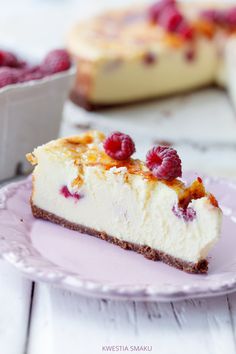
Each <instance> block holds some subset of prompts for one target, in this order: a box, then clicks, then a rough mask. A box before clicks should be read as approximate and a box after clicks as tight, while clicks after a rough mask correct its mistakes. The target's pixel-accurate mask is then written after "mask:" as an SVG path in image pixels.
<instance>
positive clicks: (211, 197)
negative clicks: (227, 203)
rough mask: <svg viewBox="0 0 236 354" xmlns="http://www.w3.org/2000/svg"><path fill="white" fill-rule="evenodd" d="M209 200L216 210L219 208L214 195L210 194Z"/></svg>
mask: <svg viewBox="0 0 236 354" xmlns="http://www.w3.org/2000/svg"><path fill="white" fill-rule="evenodd" d="M208 199H209V202H210V203H211V205H213V206H214V207H215V208H219V203H218V201H217V199H216V198H215V197H214V195H213V194H211V193H210V194H209V195H208Z"/></svg>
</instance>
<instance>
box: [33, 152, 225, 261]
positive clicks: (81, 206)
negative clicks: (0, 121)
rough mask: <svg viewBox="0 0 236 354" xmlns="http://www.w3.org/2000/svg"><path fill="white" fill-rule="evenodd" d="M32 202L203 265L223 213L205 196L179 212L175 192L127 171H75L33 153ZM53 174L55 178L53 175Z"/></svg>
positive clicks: (86, 168) (57, 160)
mask: <svg viewBox="0 0 236 354" xmlns="http://www.w3.org/2000/svg"><path fill="white" fill-rule="evenodd" d="M37 162H38V165H37V166H36V168H35V171H34V189H33V194H32V202H33V204H34V205H36V206H37V207H39V208H41V209H43V210H45V211H47V212H50V213H53V214H55V215H56V216H59V217H62V218H64V219H66V220H68V221H70V222H72V223H75V224H80V225H83V226H87V227H89V228H92V229H94V230H97V231H102V232H105V233H106V234H108V235H110V236H113V237H116V238H119V239H120V240H123V241H127V242H131V243H134V244H138V245H146V246H149V247H151V248H154V249H156V250H159V251H162V252H165V253H167V254H169V255H171V256H173V257H176V258H179V259H182V260H184V261H187V262H192V263H196V262H198V261H199V260H202V259H204V258H205V257H206V256H207V254H208V252H209V249H210V248H211V247H212V246H213V245H214V244H215V243H216V242H217V240H218V238H219V234H220V223H221V211H220V209H219V208H217V207H215V206H214V205H213V204H212V202H211V201H210V199H209V198H208V196H204V197H202V198H199V199H193V200H191V201H190V202H189V204H188V205H187V208H186V209H183V208H182V210H181V207H180V206H179V195H178V193H177V191H176V189H175V188H171V187H170V186H168V184H166V183H164V182H161V181H154V180H153V181H152V180H147V179H145V178H144V177H143V176H142V175H139V174H129V173H128V171H127V168H126V167H111V168H109V169H106V168H104V167H102V166H101V165H97V166H96V165H95V166H84V168H83V176H82V179H83V183H78V184H75V183H74V181H75V180H77V181H78V180H81V178H79V179H78V170H79V168H78V166H77V165H75V164H74V163H73V161H72V160H70V159H68V160H66V161H65V160H61V159H60V158H55V155H53V154H50V153H47V152H45V151H44V150H43V149H41V150H39V151H38V153H37ZM52 171H53V173H52Z"/></svg>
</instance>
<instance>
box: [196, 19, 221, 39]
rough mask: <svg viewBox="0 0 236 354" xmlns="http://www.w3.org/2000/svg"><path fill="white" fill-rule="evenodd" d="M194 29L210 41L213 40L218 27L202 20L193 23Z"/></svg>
mask: <svg viewBox="0 0 236 354" xmlns="http://www.w3.org/2000/svg"><path fill="white" fill-rule="evenodd" d="M193 27H194V29H195V31H196V32H198V33H199V34H202V35H203V36H205V37H207V38H209V39H212V38H213V36H214V35H215V32H216V26H215V25H214V24H213V23H210V22H209V21H204V20H200V19H199V20H197V21H195V22H194V23H193Z"/></svg>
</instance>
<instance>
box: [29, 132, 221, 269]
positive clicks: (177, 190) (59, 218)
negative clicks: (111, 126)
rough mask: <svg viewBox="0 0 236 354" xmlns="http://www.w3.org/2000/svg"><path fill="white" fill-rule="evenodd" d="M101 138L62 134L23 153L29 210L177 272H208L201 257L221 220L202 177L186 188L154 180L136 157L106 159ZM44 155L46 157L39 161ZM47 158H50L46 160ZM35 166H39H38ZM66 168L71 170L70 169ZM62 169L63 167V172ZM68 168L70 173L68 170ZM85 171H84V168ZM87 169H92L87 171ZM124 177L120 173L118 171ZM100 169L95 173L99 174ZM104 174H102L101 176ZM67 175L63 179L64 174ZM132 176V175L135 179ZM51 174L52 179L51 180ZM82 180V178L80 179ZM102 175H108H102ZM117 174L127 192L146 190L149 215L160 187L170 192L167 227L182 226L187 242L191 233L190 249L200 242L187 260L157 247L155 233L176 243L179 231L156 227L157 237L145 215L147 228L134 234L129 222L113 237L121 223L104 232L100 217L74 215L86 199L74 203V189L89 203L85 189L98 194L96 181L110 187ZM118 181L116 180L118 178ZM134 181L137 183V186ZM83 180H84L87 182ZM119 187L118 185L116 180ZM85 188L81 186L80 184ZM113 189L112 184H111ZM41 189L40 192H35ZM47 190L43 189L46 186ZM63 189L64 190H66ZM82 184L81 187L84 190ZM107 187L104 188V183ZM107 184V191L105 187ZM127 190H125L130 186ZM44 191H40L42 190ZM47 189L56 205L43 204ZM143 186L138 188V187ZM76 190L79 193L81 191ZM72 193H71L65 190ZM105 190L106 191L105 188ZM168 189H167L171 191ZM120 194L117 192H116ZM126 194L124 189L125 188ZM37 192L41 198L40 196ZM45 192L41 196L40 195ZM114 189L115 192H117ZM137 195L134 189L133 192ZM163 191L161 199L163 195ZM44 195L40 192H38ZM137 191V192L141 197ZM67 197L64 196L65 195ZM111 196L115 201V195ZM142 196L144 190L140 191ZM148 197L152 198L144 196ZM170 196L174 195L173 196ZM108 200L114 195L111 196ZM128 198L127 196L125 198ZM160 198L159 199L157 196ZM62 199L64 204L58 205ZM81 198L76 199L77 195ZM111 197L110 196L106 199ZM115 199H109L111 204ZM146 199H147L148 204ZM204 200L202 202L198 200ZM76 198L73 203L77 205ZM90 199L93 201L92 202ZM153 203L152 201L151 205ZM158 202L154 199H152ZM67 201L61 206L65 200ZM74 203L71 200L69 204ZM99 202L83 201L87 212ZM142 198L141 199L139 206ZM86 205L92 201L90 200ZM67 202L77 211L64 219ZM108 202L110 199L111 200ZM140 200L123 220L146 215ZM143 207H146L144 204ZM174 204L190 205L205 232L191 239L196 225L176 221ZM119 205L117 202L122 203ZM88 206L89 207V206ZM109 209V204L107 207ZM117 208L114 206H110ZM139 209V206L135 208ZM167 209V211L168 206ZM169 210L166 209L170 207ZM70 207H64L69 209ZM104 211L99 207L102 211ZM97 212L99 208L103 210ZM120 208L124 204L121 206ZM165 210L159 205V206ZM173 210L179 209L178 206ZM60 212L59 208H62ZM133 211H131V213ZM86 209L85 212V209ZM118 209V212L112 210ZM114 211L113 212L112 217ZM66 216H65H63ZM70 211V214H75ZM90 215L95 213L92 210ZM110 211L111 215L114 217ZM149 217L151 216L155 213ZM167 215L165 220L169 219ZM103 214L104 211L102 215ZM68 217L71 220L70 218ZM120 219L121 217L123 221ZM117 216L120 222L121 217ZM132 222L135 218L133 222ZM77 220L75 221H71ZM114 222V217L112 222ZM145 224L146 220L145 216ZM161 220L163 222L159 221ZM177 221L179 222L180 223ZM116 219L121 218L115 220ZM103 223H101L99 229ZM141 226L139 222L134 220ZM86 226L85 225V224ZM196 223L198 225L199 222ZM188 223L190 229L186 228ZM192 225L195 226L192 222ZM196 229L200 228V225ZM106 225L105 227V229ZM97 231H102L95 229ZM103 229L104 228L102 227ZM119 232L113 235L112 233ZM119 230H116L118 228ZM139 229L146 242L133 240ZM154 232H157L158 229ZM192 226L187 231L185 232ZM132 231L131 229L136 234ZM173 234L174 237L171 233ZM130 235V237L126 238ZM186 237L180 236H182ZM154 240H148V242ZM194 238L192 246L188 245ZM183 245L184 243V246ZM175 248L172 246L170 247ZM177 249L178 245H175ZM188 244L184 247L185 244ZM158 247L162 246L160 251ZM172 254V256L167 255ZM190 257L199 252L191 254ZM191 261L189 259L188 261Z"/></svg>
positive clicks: (178, 183)
mask: <svg viewBox="0 0 236 354" xmlns="http://www.w3.org/2000/svg"><path fill="white" fill-rule="evenodd" d="M104 139H105V136H104V134H103V133H101V132H98V131H89V132H86V133H83V134H81V135H77V136H72V137H67V138H61V139H58V140H54V141H51V142H49V143H47V144H45V145H43V146H40V147H38V148H36V149H35V150H34V151H33V152H32V153H30V154H27V159H28V161H29V162H30V163H31V164H32V165H37V166H36V168H35V171H34V173H33V190H32V195H31V208H32V213H33V215H34V216H35V217H36V218H40V219H44V220H47V221H50V222H53V223H56V224H59V225H61V226H63V227H66V228H69V229H72V230H76V231H79V232H81V233H85V234H89V235H92V236H96V237H98V238H100V239H103V240H106V241H108V242H110V243H113V244H115V245H118V246H120V247H122V248H123V249H127V250H133V251H136V252H137V253H140V254H142V255H143V256H145V257H146V258H148V259H150V260H153V261H158V260H160V261H162V262H164V263H166V264H169V265H171V266H174V267H175V268H178V269H180V270H184V271H186V272H189V273H206V272H207V270H208V261H207V259H206V257H205V256H207V254H208V252H209V249H211V248H212V246H213V245H214V244H215V243H216V241H217V240H218V239H219V236H220V224H221V210H220V208H219V206H218V202H217V201H216V199H215V197H214V196H213V195H212V194H210V193H208V192H206V190H205V187H204V185H203V183H202V180H201V179H200V178H197V180H196V181H194V182H193V183H192V184H191V185H190V186H186V185H185V184H184V183H183V182H182V181H181V180H179V179H174V180H173V181H171V182H168V181H164V180H159V179H157V178H156V177H154V176H153V175H152V173H151V171H150V170H148V168H147V167H146V166H145V164H144V163H143V162H142V161H140V160H137V159H129V160H128V161H117V160H114V159H112V158H111V157H109V156H108V155H107V154H106V152H105V151H104V149H103V146H102V142H104ZM47 158H49V162H47V165H45V166H46V169H45V166H44V167H43V168H42V167H39V166H41V165H43V164H45V161H46V160H47ZM45 159H46V160H45ZM50 159H51V160H50ZM68 161H69V164H67V162H68ZM50 163H52V165H50ZM53 163H56V165H55V166H53ZM58 163H59V165H60V168H59V169H58V170H55V169H54V167H55V168H56V169H57V168H58V167H57V164H58ZM38 168H39V169H38ZM40 168H41V170H40ZM71 168H72V170H70V169H71ZM86 168H88V170H86ZM50 169H53V170H54V172H55V173H54V175H55V176H56V177H50V173H49V171H50ZM67 169H68V170H67ZM71 171H72V172H73V173H71ZM86 171H87V172H86ZM91 171H93V172H91ZM122 171H123V172H124V171H125V172H124V175H123V172H122ZM100 172H101V173H100ZM57 173H59V174H58V176H59V177H58V178H59V183H58V185H56V187H55V186H54V184H55V182H56V183H57ZM60 173H62V176H63V177H61V176H60ZM109 175H110V177H111V176H112V178H111V179H110V180H109V178H110V177H109V178H108V176H109ZM104 176H105V177H104ZM68 177H69V178H68ZM93 177H95V181H94V182H93ZM136 177H137V178H136ZM53 178H54V179H53ZM86 178H87V179H86ZM107 178H108V179H107ZM117 178H121V180H119V183H121V186H123V185H125V184H127V185H128V186H129V185H131V187H132V188H133V190H135V193H136V188H141V194H142V192H143V191H144V194H145V193H147V191H148V194H149V197H148V198H149V199H148V203H150V205H151V213H152V212H153V208H154V210H155V208H156V206H155V205H158V204H155V203H157V201H156V196H157V199H158V198H160V194H161V193H162V190H163V188H164V189H167V191H168V193H169V195H170V193H172V196H171V198H172V197H173V195H174V196H175V197H176V199H174V201H173V198H172V199H171V202H170V205H169V206H168V204H167V215H168V213H169V214H171V215H169V216H170V217H171V218H173V214H175V217H174V218H173V220H172V221H170V222H169V220H168V219H167V223H169V226H168V227H172V222H174V223H175V222H176V224H174V225H173V228H175V227H177V228H180V229H181V228H182V229H181V230H182V231H184V232H187V234H186V235H187V239H188V241H187V242H192V241H191V240H190V238H191V237H193V238H195V241H193V248H194V247H196V245H197V243H198V242H200V244H201V246H198V245H197V247H199V249H198V248H197V250H196V249H195V250H194V251H193V256H191V257H192V258H191V257H189V259H190V260H189V259H186V258H185V256H186V250H185V251H184V252H183V253H181V252H182V251H181V252H179V251H178V252H176V254H178V255H180V254H181V255H183V258H182V259H181V257H179V256H175V255H173V252H169V253H168V251H167V249H166V247H163V245H162V244H161V242H162V240H161V237H167V238H168V236H169V235H170V236H171V237H170V239H171V238H173V237H174V239H173V240H174V241H173V240H172V239H171V242H172V243H173V242H176V241H177V242H178V237H180V238H181V232H179V231H178V232H177V233H176V231H175V230H174V231H173V230H169V231H168V227H167V234H166V231H165V232H164V234H163V235H162V234H161V232H162V229H161V228H160V230H161V232H159V233H160V234H161V235H160V236H159V235H158V232H156V229H155V227H154V228H153V229H152V225H151V224H150V220H152V219H151V218H150V219H148V220H149V221H148V222H149V224H148V227H150V226H151V230H152V231H151V232H150V229H149V228H148V227H147V229H145V227H144V228H143V229H141V233H140V234H139V233H138V232H139V229H135V226H132V227H131V231H130V230H128V231H129V232H130V235H131V238H130V235H128V234H127V235H124V237H123V236H122V235H121V236H120V235H119V232H120V233H122V232H123V233H124V230H125V229H123V230H122V227H121V228H120V229H119V225H120V224H119V222H120V221H119V222H118V223H117V225H118V226H117V225H116V228H115V227H114V228H113V229H112V230H115V231H114V232H111V231H107V230H111V228H109V227H108V228H107V225H108V224H106V223H105V224H104V220H105V219H103V220H102V221H101V222H100V221H99V222H97V221H96V222H97V224H96V222H95V225H98V227H97V228H96V227H95V226H94V224H92V223H90V216H89V217H87V219H86V218H85V219H83V216H82V219H81V215H80V213H81V212H83V208H84V205H85V208H86V198H84V200H85V204H83V203H84V201H83V202H82V203H81V204H80V201H78V199H80V197H79V198H77V197H78V196H79V194H78V193H80V194H81V195H82V197H84V196H83V194H85V197H88V198H87V200H88V201H89V203H91V202H93V199H90V198H91V195H90V190H89V188H92V192H91V194H92V193H94V190H95V191H96V188H97V187H98V189H97V190H98V194H99V193H100V192H99V188H100V186H99V184H100V183H101V188H104V186H103V185H105V188H106V183H107V188H108V187H109V183H110V185H111V183H116V182H117V181H118V179H117ZM83 179H85V181H83ZM120 181H122V182H120ZM137 181H138V184H137ZM47 182H49V185H50V186H49V187H46V185H47ZM88 182H89V183H88ZM91 183H92V184H93V183H95V184H96V183H97V184H98V186H97V187H96V188H95V189H94V190H93V186H92V187H91ZM119 185H120V184H119ZM63 186H66V188H67V192H66V193H68V195H67V196H65V195H64V196H65V198H64V199H61V194H62V193H61V190H60V188H61V187H63ZM84 186H85V187H84ZM113 187H115V188H116V187H117V186H116V185H115V184H114V186H112V188H113ZM40 188H41V190H40ZM47 188H48V190H47ZM68 188H69V189H68ZM83 188H85V190H83ZM86 188H87V189H86ZM109 188H110V187H109ZM109 188H108V191H109ZM132 188H131V189H132ZM44 189H45V190H46V192H45V190H44ZM51 189H52V190H53V191H52V194H51V198H54V199H55V203H56V204H57V207H54V200H53V199H52V200H51V201H50V203H49V204H48V200H49V199H48V198H50V196H48V195H47V193H48V194H50V193H51ZM142 189H143V190H142ZM156 189H157V190H158V194H156ZM81 190H82V192H81ZM71 191H72V192H71ZM110 191H111V189H110ZM171 191H172V192H171ZM121 192H122V190H121ZM128 192H129V191H128ZM40 193H41V194H42V198H41V195H40ZM45 193H46V194H45ZM71 193H75V194H74V195H75V196H76V198H75V199H74V200H73V199H72V198H71V197H72V196H73V194H71ZM118 193H119V191H118ZM122 193H123V192H122ZM138 193H140V191H139V192H138ZM150 193H151V194H152V193H154V196H152V195H150ZM168 193H167V198H169V196H168ZM35 194H36V198H35ZM43 194H45V195H43ZM141 194H140V195H141ZM124 195H126V192H125V193H124ZM68 197H69V198H68ZM117 197H118V199H119V194H117ZM145 197H146V194H145ZM150 197H151V198H152V199H150ZM175 197H174V198H175ZM99 198H100V199H99V200H100V202H99V203H100V204H101V203H103V197H102V194H100V195H99ZM113 198H114V195H113ZM128 198H129V197H127V200H128ZM130 198H131V204H132V203H134V202H136V201H138V203H139V202H140V200H141V199H140V196H139V199H135V198H136V197H135V198H134V199H132V198H133V195H132V194H130ZM162 198H163V197H162ZM164 198H166V195H164ZM68 199H69V200H70V204H68ZM63 200H64V203H65V204H63ZM81 200H82V199H81ZM111 200H112V197H111ZM114 200H115V199H113V202H114ZM150 200H151V202H150ZM199 200H200V201H202V205H201V202H200V203H198V201H199ZM203 200H204V202H203ZM163 201H164V202H165V199H163ZM77 202H78V204H77ZM95 202H97V201H96V200H95ZM153 202H154V205H153V204H152V203H153ZM158 202H159V199H158ZM177 202H178V203H179V204H173V203H177ZM192 202H196V204H192ZM66 203H67V204H66ZM74 203H75V204H74ZM99 203H98V204H97V205H95V206H93V205H89V208H90V207H91V210H92V213H96V207H98V206H99ZM142 203H143V202H141V204H142ZM91 204H92V203H91ZM68 205H69V208H72V209H75V208H77V212H78V215H79V217H77V214H73V212H72V214H73V215H72V216H71V215H70V214H68V213H67V217H66V215H65V214H66V213H62V212H61V208H62V209H63V208H67V207H68ZM111 205H112V203H111ZM144 205H146V204H145V203H144V204H143V207H144V209H142V208H141V209H140V210H139V209H137V211H138V213H137V214H134V215H135V218H136V219H132V218H133V215H132V217H131V218H130V219H129V212H131V213H132V211H131V209H133V208H134V205H133V204H132V207H131V208H130V210H129V207H128V209H127V210H128V222H131V224H132V223H134V224H135V223H136V221H138V219H139V218H142V213H143V212H144V213H146V211H147V210H145V208H146V206H144ZM150 205H149V208H150ZM174 205H176V206H178V207H179V206H181V207H183V206H184V205H185V206H187V207H186V208H188V206H189V205H190V209H192V207H193V208H194V207H195V208H196V213H199V216H198V218H199V217H200V219H199V220H201V223H202V220H205V222H206V225H205V226H207V227H206V228H205V227H204V232H206V236H204V232H203V229H201V231H200V234H201V235H200V234H199V235H200V239H196V237H198V233H199V231H197V230H198V228H199V225H197V226H196V229H194V230H195V231H194V230H192V229H191V227H190V224H191V222H190V223H189V224H188V222H186V220H185V222H183V223H180V221H179V220H178V219H179V215H176V212H174V211H173V208H174ZM122 207H123V204H122ZM93 208H94V210H93ZM109 208H111V207H109ZM109 208H108V209H107V210H108V214H109V212H110V209H109ZM116 208H117V206H116ZM138 208H139V206H138ZM168 208H169V209H168ZM171 208H172V209H171ZM198 208H203V213H202V209H198ZM72 209H70V210H72ZM87 210H88V211H90V209H87ZM104 210H105V209H104ZM104 210H103V211H104ZM114 210H115V214H114ZM114 210H113V214H111V215H110V217H113V218H114V217H116V216H117V215H118V216H119V217H120V215H119V214H120V212H121V211H120V210H119V208H118V209H114ZM124 210H125V208H124ZM124 210H123V211H122V213H123V212H124ZM164 210H165V209H164ZM178 210H179V209H178ZM64 211H65V210H64ZM137 211H136V210H135V212H137ZM161 212H163V210H162V209H160V212H159V214H155V213H154V214H155V215H159V217H160V215H161ZM87 213H88V212H87ZM117 213H118V214H117ZM148 213H150V210H149V211H148ZM204 213H206V217H207V218H206V219H204V218H205V216H204ZM116 214H117V215H116ZM68 215H69V217H68ZM75 215H76V216H75ZM93 215H95V214H93ZM114 215H115V216H114ZM155 215H154V217H156V216H155ZM169 216H167V218H168V217H169ZM100 217H101V218H102V214H100ZM107 217H108V218H109V215H108V216H107ZM211 218H213V220H212V225H214V226H212V225H211V221H210V227H209V225H207V222H209V220H210V219H211ZM70 219H71V220H70ZM95 219H96V215H95ZM78 220H80V221H81V220H87V221H86V222H80V221H78ZM124 220H125V219H124ZM124 220H123V221H124ZM135 220H136V221H135ZM77 221H78V222H77ZM113 221H114V220H113ZM126 221H127V216H126ZM145 222H146V219H145ZM165 222H166V220H165ZM181 222H182V221H181ZM120 223H122V221H121V222H120ZM103 225H105V226H104V227H103ZM140 225H141V224H140ZM90 226H91V227H90ZM200 226H201V225H200ZM188 227H190V228H189V229H188ZM194 227H195V226H194ZM201 227H202V226H201ZM106 228H107V230H106ZM101 230H102V231H101ZM103 230H105V231H103ZM117 230H118V231H119V232H118V233H117V234H116V231H117ZM120 230H121V231H120ZM145 230H149V231H148V232H149V236H148V237H149V239H148V238H147V237H146V241H144V239H143V240H141V239H139V237H140V235H143V232H144V231H145ZM160 230H159V231H160ZM186 230H190V231H186ZM191 230H192V231H191ZM136 232H137V233H136ZM209 232H210V233H211V232H213V236H212V235H211V236H210V237H208V235H207V233H209ZM175 233H176V235H177V236H175ZM150 234H151V238H150ZM132 235H133V236H132ZM186 235H185V236H184V237H186ZM156 237H157V238H158V237H160V241H156V239H155V238H156ZM175 237H177V239H175ZM201 237H203V243H201V242H202V240H201ZM134 240H136V241H137V240H138V241H140V243H138V242H132V241H134ZM153 240H154V241H153ZM156 242H157V244H158V242H160V244H159V245H161V246H162V247H160V249H158V247H157V246H156V247H154V246H153V244H156ZM181 242H183V240H181ZM194 242H195V244H194ZM184 246H186V245H184ZM191 246H192V244H191V243H188V246H186V247H187V248H188V249H189V251H190V253H191ZM174 247H175V246H174ZM177 247H178V246H177ZM181 247H182V244H181ZM189 247H190V248H189ZM161 248H162V250H161ZM169 250H170V251H173V250H171V249H169ZM171 253H172V254H171ZM196 255H200V256H197V258H196ZM193 259H194V261H192V260H193Z"/></svg>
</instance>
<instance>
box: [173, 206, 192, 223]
mask: <svg viewBox="0 0 236 354" xmlns="http://www.w3.org/2000/svg"><path fill="white" fill-rule="evenodd" d="M172 211H173V213H174V214H175V216H177V218H180V219H183V220H184V221H186V222H188V221H193V220H194V219H195V218H196V211H195V210H194V209H193V208H191V207H188V208H181V207H179V206H178V205H174V206H173V208H172Z"/></svg>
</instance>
